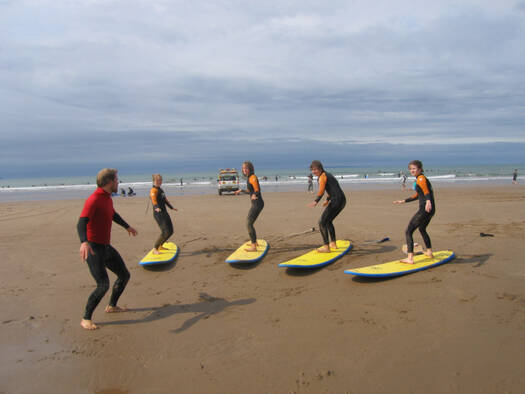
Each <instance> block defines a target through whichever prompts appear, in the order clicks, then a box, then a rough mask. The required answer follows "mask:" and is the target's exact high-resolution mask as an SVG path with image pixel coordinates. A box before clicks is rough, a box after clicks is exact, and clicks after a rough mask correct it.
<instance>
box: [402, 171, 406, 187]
mask: <svg viewBox="0 0 525 394" xmlns="http://www.w3.org/2000/svg"><path fill="white" fill-rule="evenodd" d="M401 184H402V185H403V190H405V189H406V187H407V176H406V175H405V173H404V172H403V175H402V178H401Z"/></svg>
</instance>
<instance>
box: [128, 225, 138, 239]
mask: <svg viewBox="0 0 525 394" xmlns="http://www.w3.org/2000/svg"><path fill="white" fill-rule="evenodd" d="M126 231H127V232H128V234H129V235H130V236H131V235H133V236H134V237H135V236H137V235H138V231H137V230H135V229H134V228H133V227H128V228H127V229H126Z"/></svg>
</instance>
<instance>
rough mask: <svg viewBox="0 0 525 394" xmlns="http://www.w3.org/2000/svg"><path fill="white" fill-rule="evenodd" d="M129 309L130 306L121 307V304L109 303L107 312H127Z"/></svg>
mask: <svg viewBox="0 0 525 394" xmlns="http://www.w3.org/2000/svg"><path fill="white" fill-rule="evenodd" d="M127 311H128V308H126V307H125V306H123V307H120V306H110V305H108V306H107V307H106V313H117V312H127Z"/></svg>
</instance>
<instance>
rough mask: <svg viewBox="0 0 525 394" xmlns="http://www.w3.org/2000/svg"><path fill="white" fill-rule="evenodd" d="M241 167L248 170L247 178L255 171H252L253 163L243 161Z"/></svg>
mask: <svg viewBox="0 0 525 394" xmlns="http://www.w3.org/2000/svg"><path fill="white" fill-rule="evenodd" d="M242 165H243V166H245V167H246V168H247V169H248V175H247V176H248V177H249V176H250V175H253V174H254V173H255V170H254V169H253V163H252V162H251V161H245V162H244V163H242Z"/></svg>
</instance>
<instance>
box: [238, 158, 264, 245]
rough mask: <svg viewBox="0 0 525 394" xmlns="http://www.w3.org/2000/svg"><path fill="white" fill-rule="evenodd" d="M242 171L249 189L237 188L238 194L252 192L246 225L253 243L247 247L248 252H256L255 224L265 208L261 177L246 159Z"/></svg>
mask: <svg viewBox="0 0 525 394" xmlns="http://www.w3.org/2000/svg"><path fill="white" fill-rule="evenodd" d="M242 173H243V174H244V176H245V177H246V179H247V182H246V186H247V187H248V189H247V190H241V189H239V190H237V191H236V192H235V194H236V195H239V194H240V193H247V194H250V200H251V207H250V210H249V211H248V217H247V218H246V227H247V228H248V235H249V236H250V242H251V245H250V247H249V248H247V249H245V250H246V251H247V252H256V251H257V233H256V232H255V228H254V227H253V224H254V223H255V221H256V220H257V218H258V217H259V214H260V213H261V211H262V210H263V208H264V201H263V199H262V195H261V186H260V185H259V179H257V176H256V175H255V171H254V169H253V164H252V162H250V161H245V162H244V163H242Z"/></svg>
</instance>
